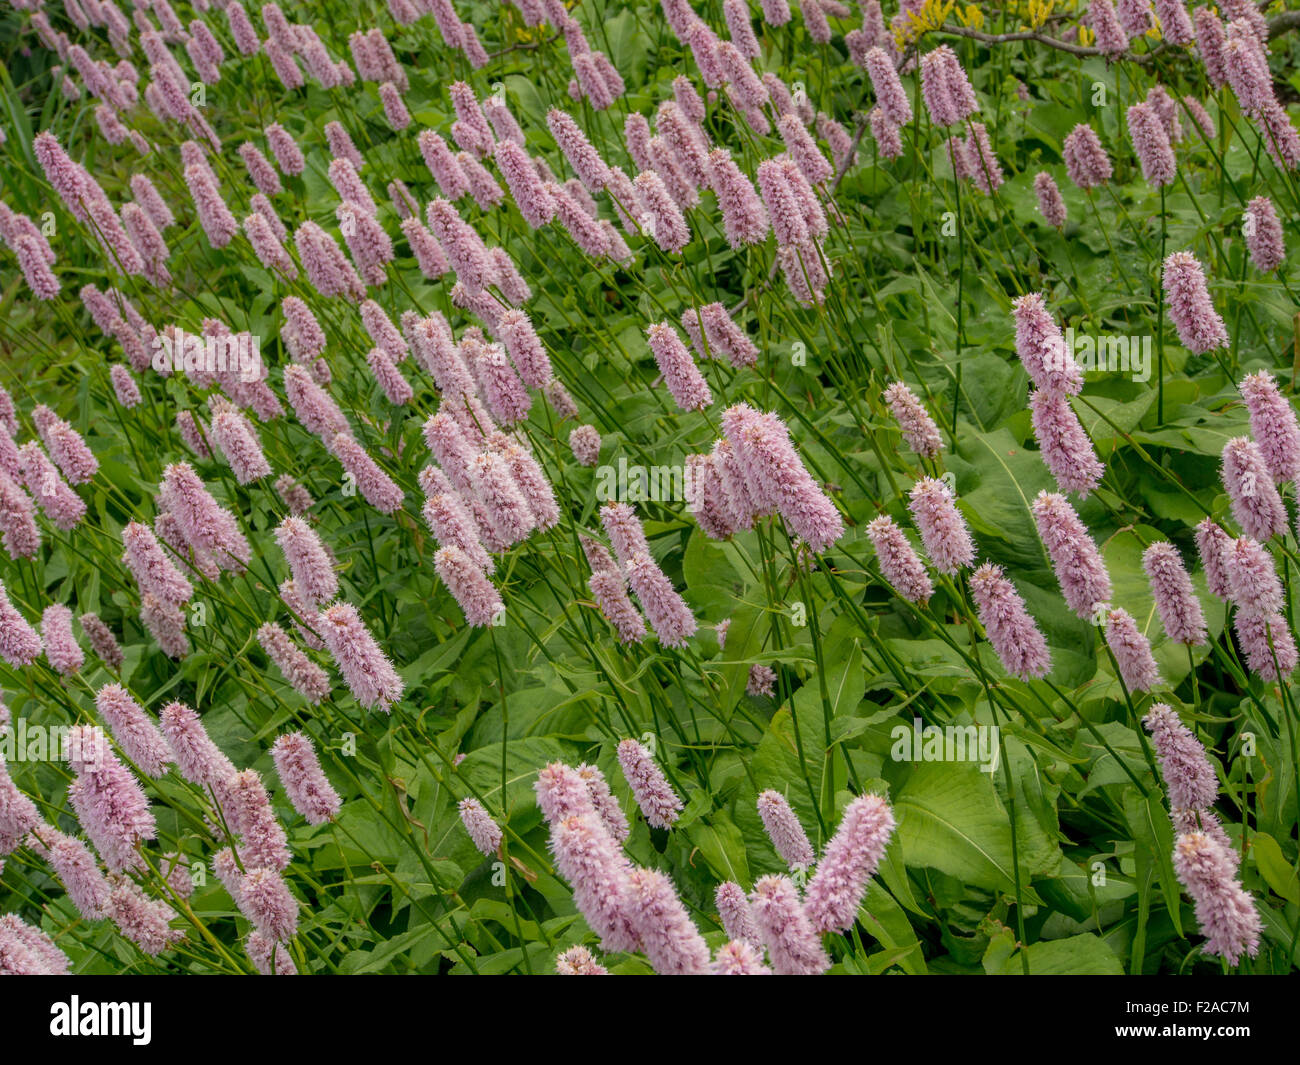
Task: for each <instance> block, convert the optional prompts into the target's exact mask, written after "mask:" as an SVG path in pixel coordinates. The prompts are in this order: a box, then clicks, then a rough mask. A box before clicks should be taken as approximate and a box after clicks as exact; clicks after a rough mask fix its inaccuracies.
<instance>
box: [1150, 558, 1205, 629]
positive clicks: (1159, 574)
mask: <svg viewBox="0 0 1300 1065" xmlns="http://www.w3.org/2000/svg"><path fill="white" fill-rule="evenodd" d="M1142 569H1143V570H1144V571H1145V572H1146V575H1147V580H1148V581H1149V582H1150V584H1151V596H1152V598H1153V599H1154V600H1155V603H1156V610H1157V611H1158V612H1159V614H1160V621H1161V622H1162V623H1163V625H1164V627H1165V635H1167V636H1168V637H1169V638H1170V639H1171V640H1173V641H1174V643H1182V644H1186V645H1187V646H1189V647H1195V646H1199V645H1201V644H1203V643H1205V641H1206V635H1207V634H1206V628H1205V615H1204V613H1203V612H1202V611H1201V604H1200V601H1199V600H1198V599H1197V598H1196V593H1195V591H1194V590H1193V589H1192V578H1191V577H1190V576H1188V574H1187V570H1185V569H1184V568H1183V562H1182V559H1181V558H1180V557H1179V555H1178V549H1177V548H1176V547H1174V545H1173V544H1171V543H1168V542H1167V541H1162V542H1159V543H1154V544H1152V545H1151V546H1150V547H1148V548H1147V549H1146V551H1144V552H1143V554H1142Z"/></svg>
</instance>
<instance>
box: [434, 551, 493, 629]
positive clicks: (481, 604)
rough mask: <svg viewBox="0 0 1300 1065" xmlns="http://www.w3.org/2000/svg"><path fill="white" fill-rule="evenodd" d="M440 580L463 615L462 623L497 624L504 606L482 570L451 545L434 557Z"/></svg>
mask: <svg viewBox="0 0 1300 1065" xmlns="http://www.w3.org/2000/svg"><path fill="white" fill-rule="evenodd" d="M433 564H434V569H435V570H436V571H437V574H438V577H439V579H440V580H441V581H442V582H443V583H444V584H445V585H446V586H447V589H448V591H450V592H451V594H452V596H453V597H454V598H455V599H456V601H457V602H458V603H459V604H460V607H461V610H463V611H464V612H465V623H466V624H467V625H472V626H475V627H482V626H487V625H494V624H497V622H498V619H499V618H500V617H502V616H503V615H504V613H505V604H503V603H502V602H501V597H500V595H498V594H497V590H496V589H495V588H494V587H493V586H492V582H491V581H489V580H488V578H487V576H486V575H485V574H484V572H483V567H482V566H481V565H480V564H479V563H477V562H475V561H474V560H473V559H472V558H471V557H470V556H469V555H468V554H466V553H465V552H464V551H462V550H461V549H460V548H459V547H456V546H455V545H454V544H448V545H447V546H446V547H443V548H440V549H439V550H438V551H437V552H436V553H435V554H434V556H433Z"/></svg>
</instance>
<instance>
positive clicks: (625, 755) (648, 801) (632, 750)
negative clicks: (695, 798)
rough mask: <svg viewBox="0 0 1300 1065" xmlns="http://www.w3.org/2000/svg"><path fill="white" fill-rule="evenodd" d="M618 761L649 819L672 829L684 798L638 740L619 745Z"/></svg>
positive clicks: (653, 825) (638, 803)
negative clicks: (674, 788)
mask: <svg viewBox="0 0 1300 1065" xmlns="http://www.w3.org/2000/svg"><path fill="white" fill-rule="evenodd" d="M618 764H619V765H620V766H621V767H622V769H623V776H624V778H625V779H626V780H627V782H628V784H629V786H630V787H631V788H632V796H633V798H635V799H636V803H637V805H638V806H639V807H641V812H642V813H643V814H644V815H645V819H646V821H648V822H649V823H650V825H651V826H652V827H654V828H671V827H672V826H673V823H674V822H675V821H676V820H677V815H678V813H680V811H681V809H682V800H681V799H679V798H678V797H677V794H676V792H674V791H673V789H672V785H671V784H669V783H668V780H667V778H666V777H665V776H664V774H663V770H661V769H660V768H659V767H658V766H657V765H655V762H654V759H653V757H652V756H651V754H650V752H649V750H647V749H646V748H645V747H643V746H642V745H641V744H639V743H637V741H636V740H623V741H622V742H621V743H620V744H619V745H618Z"/></svg>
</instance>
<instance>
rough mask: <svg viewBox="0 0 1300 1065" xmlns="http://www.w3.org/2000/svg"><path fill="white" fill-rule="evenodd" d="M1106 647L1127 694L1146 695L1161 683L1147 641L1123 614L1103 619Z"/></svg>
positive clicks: (1126, 613)
mask: <svg viewBox="0 0 1300 1065" xmlns="http://www.w3.org/2000/svg"><path fill="white" fill-rule="evenodd" d="M1106 643H1107V645H1108V646H1109V647H1110V650H1111V653H1112V654H1114V656H1115V661H1116V663H1117V664H1118V665H1119V673H1120V676H1121V677H1122V678H1123V679H1124V686H1125V688H1127V689H1128V690H1129V691H1130V692H1147V691H1150V690H1151V689H1152V688H1156V687H1159V686H1160V685H1161V684H1163V683H1164V681H1163V680H1162V679H1161V677H1160V669H1159V667H1158V666H1157V665H1156V660H1155V658H1153V657H1152V655H1151V641H1150V640H1148V639H1147V638H1146V636H1144V635H1143V634H1142V632H1141V631H1140V630H1139V629H1138V627H1137V622H1136V621H1134V620H1133V615H1131V614H1130V613H1129V612H1128V611H1127V610H1122V609H1115V610H1112V611H1110V612H1109V613H1108V614H1107V615H1106Z"/></svg>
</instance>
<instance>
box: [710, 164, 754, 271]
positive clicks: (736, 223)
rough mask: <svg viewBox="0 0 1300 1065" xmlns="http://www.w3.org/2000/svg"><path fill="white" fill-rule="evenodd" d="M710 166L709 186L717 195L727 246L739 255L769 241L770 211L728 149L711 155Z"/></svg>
mask: <svg viewBox="0 0 1300 1065" xmlns="http://www.w3.org/2000/svg"><path fill="white" fill-rule="evenodd" d="M708 162H709V185H710V187H711V188H712V189H713V191H714V192H715V193H716V194H717V198H718V208H719V209H720V210H721V211H722V224H723V229H724V231H725V233H726V236H727V243H728V244H730V245H731V247H732V248H733V249H734V250H736V251H739V250H740V249H741V248H742V247H744V246H745V245H747V244H759V243H761V242H762V241H764V240H766V239H767V232H768V219H767V210H766V208H765V207H764V206H763V202H762V200H760V199H759V198H758V194H757V193H756V192H755V191H754V186H753V185H752V184H750V181H749V178H747V177H746V176H745V175H744V174H743V173H742V172H741V170H740V168H739V167H738V166H736V164H735V163H734V162H732V159H731V155H730V153H729V152H727V150H726V149H725V148H717V149H715V150H714V151H712V152H710V153H709V158H708Z"/></svg>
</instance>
